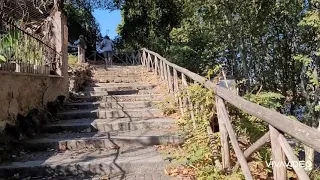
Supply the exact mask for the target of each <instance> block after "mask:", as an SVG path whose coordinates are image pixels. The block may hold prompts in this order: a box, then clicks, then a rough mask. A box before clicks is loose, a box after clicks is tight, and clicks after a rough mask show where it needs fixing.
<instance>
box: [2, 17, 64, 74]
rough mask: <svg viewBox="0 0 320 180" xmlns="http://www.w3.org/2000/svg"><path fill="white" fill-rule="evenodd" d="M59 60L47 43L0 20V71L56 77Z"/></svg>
mask: <svg viewBox="0 0 320 180" xmlns="http://www.w3.org/2000/svg"><path fill="white" fill-rule="evenodd" d="M61 58H62V56H61V54H59V53H57V52H56V50H55V48H54V46H50V43H49V42H44V41H42V40H41V39H40V38H37V37H36V36H35V35H33V34H32V33H30V32H27V31H26V30H24V29H22V28H21V27H19V26H17V25H16V24H15V23H14V22H10V21H7V20H4V19H0V71H10V72H18V73H31V74H45V75H49V74H51V75H56V72H57V66H58V64H59V63H60V62H61Z"/></svg>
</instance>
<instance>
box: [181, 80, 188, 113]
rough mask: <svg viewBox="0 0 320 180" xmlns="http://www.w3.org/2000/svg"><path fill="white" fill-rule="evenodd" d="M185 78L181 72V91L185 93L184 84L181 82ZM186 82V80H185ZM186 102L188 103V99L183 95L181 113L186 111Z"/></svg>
mask: <svg viewBox="0 0 320 180" xmlns="http://www.w3.org/2000/svg"><path fill="white" fill-rule="evenodd" d="M185 79H186V76H185V75H184V74H181V80H182V84H181V85H182V89H183V92H184V93H185V91H186V89H185V84H184V83H183V82H184V81H185ZM185 82H186V81H185ZM187 85H188V84H187ZM187 103H188V99H187V97H186V96H183V99H182V107H183V112H184V113H183V114H186V112H187V111H188V108H187Z"/></svg>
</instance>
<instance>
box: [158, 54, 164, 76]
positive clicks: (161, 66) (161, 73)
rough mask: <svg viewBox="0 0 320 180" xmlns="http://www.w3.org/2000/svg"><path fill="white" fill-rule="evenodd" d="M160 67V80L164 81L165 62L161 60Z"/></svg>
mask: <svg viewBox="0 0 320 180" xmlns="http://www.w3.org/2000/svg"><path fill="white" fill-rule="evenodd" d="M159 61H160V62H159V67H160V78H161V80H164V76H163V65H162V64H163V62H162V60H160V59H159Z"/></svg>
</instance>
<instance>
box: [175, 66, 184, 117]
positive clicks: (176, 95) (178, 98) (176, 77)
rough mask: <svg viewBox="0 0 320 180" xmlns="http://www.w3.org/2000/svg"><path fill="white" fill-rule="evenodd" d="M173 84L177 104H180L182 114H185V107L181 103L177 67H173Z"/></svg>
mask: <svg viewBox="0 0 320 180" xmlns="http://www.w3.org/2000/svg"><path fill="white" fill-rule="evenodd" d="M173 82H174V83H173V84H174V97H175V101H176V104H178V105H179V107H180V110H181V114H183V109H182V105H181V97H179V81H178V72H177V70H176V69H174V68H173Z"/></svg>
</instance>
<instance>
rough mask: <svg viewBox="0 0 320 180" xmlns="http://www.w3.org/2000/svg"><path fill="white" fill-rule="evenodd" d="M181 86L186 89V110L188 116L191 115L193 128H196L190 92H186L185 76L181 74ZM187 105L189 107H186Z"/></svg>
mask: <svg viewBox="0 0 320 180" xmlns="http://www.w3.org/2000/svg"><path fill="white" fill-rule="evenodd" d="M182 86H183V87H184V88H185V89H186V92H187V102H186V104H185V105H186V109H189V111H190V115H191V119H192V121H193V127H194V128H196V127H197V124H196V122H195V119H194V116H195V115H194V107H193V103H192V101H191V98H190V92H189V90H188V82H187V80H186V76H185V75H184V74H182ZM188 104H189V107H188Z"/></svg>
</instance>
